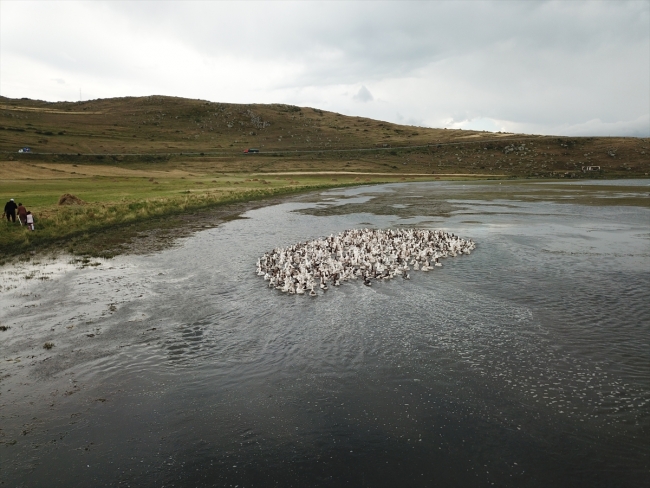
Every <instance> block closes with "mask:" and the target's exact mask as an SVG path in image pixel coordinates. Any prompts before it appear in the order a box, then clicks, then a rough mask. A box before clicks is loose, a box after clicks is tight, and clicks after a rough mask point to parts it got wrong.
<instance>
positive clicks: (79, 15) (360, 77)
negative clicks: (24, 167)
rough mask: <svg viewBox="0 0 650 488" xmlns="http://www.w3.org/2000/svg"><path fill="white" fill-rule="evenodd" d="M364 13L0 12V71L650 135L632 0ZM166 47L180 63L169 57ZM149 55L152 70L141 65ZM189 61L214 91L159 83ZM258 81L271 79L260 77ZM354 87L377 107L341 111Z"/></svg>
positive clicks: (317, 6) (79, 6)
mask: <svg viewBox="0 0 650 488" xmlns="http://www.w3.org/2000/svg"><path fill="white" fill-rule="evenodd" d="M369 5H370V4H369V3H366V2H340V3H331V2H295V3H292V2H147V1H139V2H81V3H74V4H72V3H68V2H61V3H59V2H36V3H29V2H4V3H3V7H2V8H3V15H2V18H0V22H1V29H0V41H1V42H0V50H1V51H0V54H1V56H0V59H2V58H4V57H5V56H6V55H11V56H13V57H16V58H23V59H26V60H29V61H30V62H33V63H36V64H40V65H42V66H47V67H49V68H51V69H52V70H54V71H56V72H57V73H56V74H54V73H53V76H59V73H60V76H61V79H63V78H64V77H65V78H68V79H77V78H78V77H79V76H81V77H85V79H92V80H94V81H93V83H96V84H97V85H98V88H97V90H96V91H97V92H98V93H105V95H104V96H110V93H111V89H112V88H111V87H114V86H121V87H127V88H128V87H133V88H132V89H133V90H136V88H135V87H137V90H140V91H139V92H138V93H146V92H147V91H149V92H150V93H151V92H157V93H161V92H162V91H164V90H168V94H174V95H179V96H189V93H190V92H191V93H192V96H201V97H202V98H208V99H214V100H221V98H220V97H222V96H223V95H222V93H223V86H224V85H225V86H228V84H229V83H230V84H231V85H237V84H238V81H236V80H237V79H236V78H233V74H232V73H230V72H229V71H228V63H229V62H234V61H233V60H235V61H238V62H241V63H243V64H244V65H245V66H250V67H251V68H250V69H251V75H250V76H251V78H250V79H251V80H260V83H261V84H260V85H259V86H260V87H264V88H263V91H256V92H254V93H251V94H250V95H249V96H250V97H262V98H263V99H262V100H260V99H257V98H255V99H251V101H267V100H269V99H270V100H269V101H283V102H286V103H300V102H301V101H304V102H305V103H314V102H318V103H321V104H324V105H326V106H327V107H330V108H332V109H336V110H337V111H340V112H342V113H354V114H356V113H359V112H358V111H361V113H360V114H366V115H369V116H370V115H373V116H376V117H384V118H386V119H388V120H391V119H394V117H395V113H397V112H400V113H403V114H404V119H405V120H414V121H415V120H417V121H420V120H421V121H427V122H428V123H431V124H438V123H439V121H441V120H447V121H448V120H453V121H455V122H456V123H471V121H473V120H481V121H483V122H481V123H482V124H488V125H489V123H488V122H486V121H489V120H492V121H499V122H498V123H502V122H503V123H509V124H511V125H512V126H517V127H527V128H535V130H537V131H551V130H562V131H574V130H587V131H588V130H601V129H597V127H608V128H609V127H611V128H612V130H617V131H635V132H634V133H644V130H645V134H646V135H648V133H650V128H647V130H646V129H644V128H643V120H645V119H643V117H645V116H647V114H648V107H649V106H650V70H649V69H648V68H649V66H648V59H649V58H650V37H649V35H648V31H649V29H650V19H649V12H650V7H649V4H648V2H646V1H629V2H621V1H619V2H579V1H575V2H557V1H555V2H545V1H539V2H532V1H529V2H483V1H471V2H462V1H456V2H399V3H395V2H373V3H372V8H369ZM73 11H74V12H75V16H74V21H73V20H69V19H70V18H71V15H70V13H71V12H73ZM22 18H29V19H30V22H28V23H24V22H20V19H22ZM53 19H56V20H57V21H56V22H53ZM66 19H68V20H66ZM61 25H64V26H65V27H64V28H61ZM54 26H56V27H54ZM100 33H101V35H100ZM170 47H171V49H172V51H173V49H174V48H176V49H178V50H179V52H181V51H182V53H183V54H182V55H181V54H178V53H174V52H169V53H167V52H166V50H169V49H170ZM156 49H158V50H160V52H164V56H163V58H164V60H163V61H161V60H160V59H158V61H156V60H154V59H153V57H152V55H151V54H152V53H155V52H156ZM187 53H190V54H191V55H193V56H194V57H195V58H196V59H199V60H200V62H201V63H202V64H204V65H205V66H212V67H213V68H211V69H212V71H211V72H209V71H205V70H204V71H202V73H203V76H205V74H206V73H209V76H211V77H214V79H215V80H220V82H221V83H222V85H219V86H220V87H221V88H220V89H216V88H215V90H214V91H209V89H208V88H206V87H207V86H209V83H206V84H205V87H204V86H202V85H200V84H199V83H198V82H199V81H200V80H197V79H196V78H195V76H196V73H193V72H192V71H191V70H190V71H189V72H187V74H186V82H185V83H183V84H182V85H172V84H165V83H166V80H167V79H170V78H172V76H171V75H172V74H176V73H177V72H178V71H179V64H180V63H182V62H184V61H185V59H179V56H185V55H186V54H187ZM193 59H194V58H193ZM4 66H5V64H4V62H3V77H2V78H5V77H6V76H7V75H6V70H5V69H4ZM260 66H264V69H261V68H260ZM266 69H270V70H271V71H274V72H280V73H283V75H282V76H274V77H273V78H271V77H270V76H269V73H268V72H267V71H265V70H266ZM154 74H155V76H154ZM166 75H168V76H166ZM270 79H272V80H273V81H272V82H270V81H267V80H270ZM1 82H2V79H0V83H1ZM170 83H171V82H170ZM264 83H265V84H264ZM99 85H102V88H99ZM368 85H370V86H372V87H373V91H375V92H376V90H381V93H382V104H378V103H373V104H368V103H366V104H358V103H355V102H359V101H364V100H367V95H368V94H369V91H368V90H367V88H365V87H366V86H368ZM359 86H362V89H360V90H359V91H358V92H357V93H356V95H354V96H353V97H350V96H342V97H340V99H337V98H336V97H335V96H333V95H332V93H334V88H333V87H338V88H337V89H336V93H341V92H343V91H352V90H355V91H356V88H353V87H359ZM406 86H408V88H405V87H406ZM194 87H196V88H194ZM341 87H343V90H341ZM364 88H365V91H368V93H367V94H366V93H364V92H363V90H364ZM35 89H37V88H35ZM125 89H126V88H125ZM260 90H262V88H260ZM197 91H198V92H197ZM132 94H137V93H132ZM370 96H371V97H372V95H370ZM241 97H243V98H245V97H246V95H242V96H241ZM264 97H267V98H264ZM278 97H281V98H282V99H281V100H278V99H277V98H278ZM373 98H374V97H373ZM224 101H228V100H224ZM324 108H326V107H324ZM590 121H600V122H598V123H596V122H590ZM639 121H641V122H639ZM495 123H496V122H495ZM599 124H600V125H599ZM603 124H604V125H603ZM609 124H613V125H609ZM635 127H637V128H638V127H641V128H640V129H638V130H637V129H636V128H635ZM639 131H640V132H639Z"/></svg>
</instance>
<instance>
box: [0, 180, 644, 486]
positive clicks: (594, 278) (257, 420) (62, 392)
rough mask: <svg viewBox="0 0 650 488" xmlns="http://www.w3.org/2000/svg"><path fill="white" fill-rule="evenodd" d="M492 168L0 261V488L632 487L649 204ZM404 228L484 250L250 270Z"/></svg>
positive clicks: (639, 434)
mask: <svg viewBox="0 0 650 488" xmlns="http://www.w3.org/2000/svg"><path fill="white" fill-rule="evenodd" d="M610 183H611V184H612V185H616V182H610ZM648 183H650V182H649V181H647V180H641V181H639V182H638V185H636V186H635V185H629V184H627V183H626V186H625V187H624V188H621V189H620V191H621V192H623V193H626V194H628V193H630V192H632V193H634V198H645V197H647V195H648V189H647V185H648ZM495 185H499V183H498V182H490V183H487V182H485V183H477V184H462V183H452V182H431V183H404V184H393V185H380V186H373V187H360V188H349V189H342V190H333V191H326V192H321V193H318V194H312V195H308V196H305V197H300V198H296V199H293V200H290V201H287V202H286V203H282V204H279V205H274V206H270V207H265V208H261V209H257V210H252V211H249V212H247V213H246V214H244V215H243V217H244V218H241V219H238V220H233V221H230V222H227V223H224V224H222V225H220V226H218V227H216V228H213V229H209V230H205V231H202V232H199V233H197V234H195V235H193V236H192V237H190V238H187V239H184V240H182V241H181V242H180V243H179V245H178V246H177V247H175V248H173V249H170V250H167V251H164V252H160V253H157V254H154V255H149V256H123V257H118V258H115V259H112V260H107V261H101V260H93V261H92V262H90V263H81V264H86V265H90V266H86V267H81V265H80V264H79V263H77V265H75V264H74V263H73V264H70V263H68V259H66V258H58V259H57V260H54V261H52V262H45V261H43V262H42V263H41V264H40V265H36V266H35V265H34V264H33V263H31V264H24V265H23V267H19V266H18V267H15V268H11V269H9V268H7V267H5V268H2V269H0V271H1V273H0V323H1V324H2V325H5V326H8V327H9V329H8V330H6V331H3V332H0V340H1V341H2V357H1V360H2V366H1V369H0V378H1V381H0V442H1V443H2V444H0V478H1V481H2V482H3V483H4V486H66V487H67V486H239V487H243V486H270V485H277V486H343V485H346V486H491V485H495V486H517V487H519V486H551V485H552V486H590V487H593V486H643V485H647V483H648V479H650V478H649V477H650V209H648V208H647V206H646V207H643V206H634V205H628V206H613V205H612V206H610V205H605V204H599V205H594V204H590V205H582V204H575V203H565V202H564V201H562V197H563V195H558V193H557V192H558V190H554V192H555V193H554V195H553V198H551V199H543V201H530V200H529V199H526V198H523V197H522V198H518V197H512V194H513V193H512V192H511V193H509V194H508V195H511V196H507V195H504V196H503V198H494V197H493V194H492V197H490V198H489V199H488V198H486V199H482V197H481V195H484V194H485V193H486V192H488V191H489V192H492V191H493V190H494V188H495ZM515 185H519V184H515ZM541 186H542V185H537V188H539V187H541ZM555 186H559V184H556V185H555ZM621 186H622V185H621ZM520 187H521V188H519V186H518V187H517V188H516V191H515V192H514V193H515V194H520V195H528V196H529V195H530V193H531V192H532V190H529V188H531V187H527V186H526V185H520ZM574 187H575V185H572V186H567V187H566V188H567V196H570V195H571V193H570V191H571V190H570V189H574ZM510 188H512V186H511V187H510ZM535 191H539V190H535ZM477 195H478V196H477ZM428 208H430V209H431V211H427V209H428ZM387 209H388V210H387ZM390 209H393V210H390ZM398 226H401V227H422V228H434V229H444V230H447V231H449V232H453V233H455V234H457V235H460V236H461V237H463V238H472V239H473V240H474V241H475V242H476V243H477V249H476V250H475V251H474V252H472V254H471V255H469V256H459V257H456V258H448V259H445V260H443V264H444V265H443V267H442V268H436V269H435V270H434V271H432V272H429V273H421V272H411V280H410V281H404V280H401V279H399V280H398V279H395V280H390V281H387V282H383V283H376V284H374V285H373V286H372V287H365V286H363V285H362V284H361V283H360V282H348V283H345V284H343V285H342V286H340V287H338V288H333V287H332V288H330V290H328V291H327V292H326V293H325V294H321V295H319V296H318V297H315V298H311V297H309V296H288V295H285V294H282V293H280V292H278V291H275V290H270V289H268V288H267V287H266V284H267V283H266V282H265V281H263V280H262V279H261V278H260V277H258V276H256V274H255V261H256V259H257V258H258V257H259V256H260V255H261V254H262V253H264V252H265V251H268V250H270V249H272V248H274V247H277V246H285V245H289V244H293V243H296V242H298V241H305V240H308V239H311V238H315V237H318V236H323V235H329V234H331V233H336V232H339V231H341V230H344V229H348V228H354V227H376V228H387V227H398ZM27 276H29V277H30V279H25V278H26V277H27ZM39 278H40V279H39ZM45 342H52V343H53V345H54V346H53V347H52V349H49V350H46V349H43V344H44V343H45Z"/></svg>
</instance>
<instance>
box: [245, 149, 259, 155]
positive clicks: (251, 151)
mask: <svg viewBox="0 0 650 488" xmlns="http://www.w3.org/2000/svg"><path fill="white" fill-rule="evenodd" d="M258 152H260V150H259V149H252V148H249V149H244V154H254V153H258Z"/></svg>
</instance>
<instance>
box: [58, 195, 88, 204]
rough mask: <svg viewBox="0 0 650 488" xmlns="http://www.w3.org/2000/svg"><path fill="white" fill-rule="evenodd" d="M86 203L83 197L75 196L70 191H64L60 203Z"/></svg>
mask: <svg viewBox="0 0 650 488" xmlns="http://www.w3.org/2000/svg"><path fill="white" fill-rule="evenodd" d="M85 204H86V202H84V201H83V200H82V199H81V198H78V197H75V196H74V195H71V194H70V193H64V194H63V195H61V198H59V205H85Z"/></svg>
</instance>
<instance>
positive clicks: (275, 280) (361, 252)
mask: <svg viewBox="0 0 650 488" xmlns="http://www.w3.org/2000/svg"><path fill="white" fill-rule="evenodd" d="M474 249H476V243H475V242H474V241H473V240H471V239H470V240H464V239H461V238H459V237H457V236H456V235H455V234H450V233H447V232H444V231H441V230H433V231H431V230H417V229H397V230H377V229H373V230H369V229H361V230H359V229H352V230H347V231H343V232H340V233H339V234H336V235H334V234H332V235H330V236H329V237H325V238H319V239H315V240H313V241H308V242H299V243H297V244H294V245H292V246H289V247H286V248H275V249H273V250H272V251H270V252H267V253H265V254H264V255H263V256H262V257H261V258H259V259H258V260H257V262H256V268H255V271H256V274H258V275H259V276H263V278H264V280H266V281H268V282H269V283H268V286H269V288H275V289H277V290H280V291H281V292H283V293H290V294H298V295H304V294H306V293H308V294H309V295H311V296H314V295H313V294H312V291H313V293H314V294H315V293H316V292H315V290H314V288H315V286H316V283H319V287H320V288H321V289H322V290H323V291H325V290H327V288H328V283H327V282H328V281H331V285H332V286H340V285H341V284H343V283H344V282H346V281H350V280H356V279H358V278H362V279H363V282H364V284H366V285H367V286H372V280H373V279H374V280H388V279H392V278H394V277H396V276H397V275H401V276H402V278H404V279H409V278H410V276H409V274H408V271H409V270H410V269H411V268H410V267H409V265H411V266H412V267H413V270H415V271H420V270H421V271H424V272H427V271H430V270H432V269H434V267H436V266H442V264H441V263H440V259H439V258H440V257H447V256H450V257H455V256H458V255H461V256H462V255H464V254H470V253H471V251H472V250H474Z"/></svg>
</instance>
